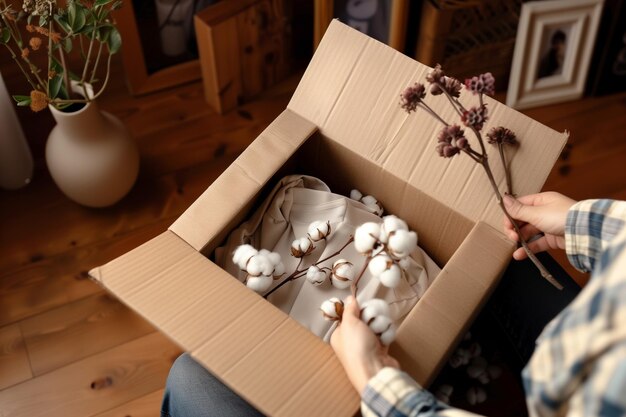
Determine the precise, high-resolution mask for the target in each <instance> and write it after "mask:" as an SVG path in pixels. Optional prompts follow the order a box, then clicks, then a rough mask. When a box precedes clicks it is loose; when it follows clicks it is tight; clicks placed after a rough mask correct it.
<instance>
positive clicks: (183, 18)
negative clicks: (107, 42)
mask: <svg viewBox="0 0 626 417" xmlns="http://www.w3.org/2000/svg"><path fill="white" fill-rule="evenodd" d="M214 1H215V0H132V1H126V2H124V6H123V7H122V8H120V9H119V10H117V11H116V12H115V14H114V17H115V20H116V22H117V25H118V29H119V31H120V34H121V35H122V42H123V46H122V60H123V62H124V69H125V72H126V78H127V81H128V86H129V88H130V90H131V93H132V94H135V95H140V94H145V93H150V92H153V91H157V90H161V89H164V88H167V87H173V86H175V85H179V84H183V83H186V82H189V81H194V80H197V79H200V77H201V73H200V62H199V60H198V51H197V46H196V42H195V33H194V30H193V15H194V13H195V12H196V11H198V10H200V9H202V8H204V7H206V6H208V5H209V4H211V3H213V2H214Z"/></svg>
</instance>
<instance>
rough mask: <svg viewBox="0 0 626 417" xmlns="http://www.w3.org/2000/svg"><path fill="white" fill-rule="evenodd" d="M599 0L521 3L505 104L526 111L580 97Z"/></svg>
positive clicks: (592, 46) (598, 16)
mask: <svg viewBox="0 0 626 417" xmlns="http://www.w3.org/2000/svg"><path fill="white" fill-rule="evenodd" d="M602 7H603V0H554V1H545V2H541V1H537V2H529V3H524V4H523V5H522V10H521V16H520V22H519V27H518V32H517V37H516V40H515V50H514V53H513V63H512V65H511V76H510V79H509V86H508V92H507V98H506V104H507V105H508V106H510V107H514V108H516V109H526V108H530V107H536V106H541V105H546V104H551V103H558V102H562V101H567V100H574V99H577V98H580V97H582V95H583V92H584V89H585V83H586V81H587V74H588V71H589V62H590V59H591V54H592V52H593V49H594V45H595V40H596V33H597V31H598V25H599V22H600V17H601V14H602Z"/></svg>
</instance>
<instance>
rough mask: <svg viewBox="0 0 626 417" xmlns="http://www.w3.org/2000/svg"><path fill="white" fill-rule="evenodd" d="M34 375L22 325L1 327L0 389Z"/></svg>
mask: <svg viewBox="0 0 626 417" xmlns="http://www.w3.org/2000/svg"><path fill="white" fill-rule="evenodd" d="M32 376H33V374H32V372H31V370H30V364H29V363H28V355H27V353H26V348H25V346H24V340H23V338H22V332H21V331H20V327H19V326H18V325H17V324H14V325H11V326H5V327H2V328H0V390H1V389H4V388H6V387H9V386H11V385H14V384H17V383H19V382H22V381H26V380H27V379H30V378H31V377H32Z"/></svg>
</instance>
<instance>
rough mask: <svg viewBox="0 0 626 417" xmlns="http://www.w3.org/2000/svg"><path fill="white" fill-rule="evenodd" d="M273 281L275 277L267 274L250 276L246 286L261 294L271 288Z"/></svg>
mask: <svg viewBox="0 0 626 417" xmlns="http://www.w3.org/2000/svg"><path fill="white" fill-rule="evenodd" d="M273 281H274V278H272V277H271V276H267V275H259V276H257V277H253V276H249V277H248V280H247V281H246V287H248V288H250V289H251V290H253V291H255V292H257V293H259V294H261V293H264V292H265V291H267V290H268V289H269V288H270V286H271V285H272V282H273Z"/></svg>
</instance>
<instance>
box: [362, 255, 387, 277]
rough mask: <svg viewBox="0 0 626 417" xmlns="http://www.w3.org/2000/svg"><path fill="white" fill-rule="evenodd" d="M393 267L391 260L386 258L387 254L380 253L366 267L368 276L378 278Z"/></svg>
mask: <svg viewBox="0 0 626 417" xmlns="http://www.w3.org/2000/svg"><path fill="white" fill-rule="evenodd" d="M391 265H393V260H392V259H391V258H390V257H389V256H387V254H384V253H381V254H379V255H376V256H374V257H373V258H372V260H371V261H370V263H369V264H368V265H367V269H368V270H369V271H370V274H372V275H374V276H375V277H378V276H379V275H380V274H382V273H383V272H385V271H386V270H387V269H389V268H390V267H391Z"/></svg>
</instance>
